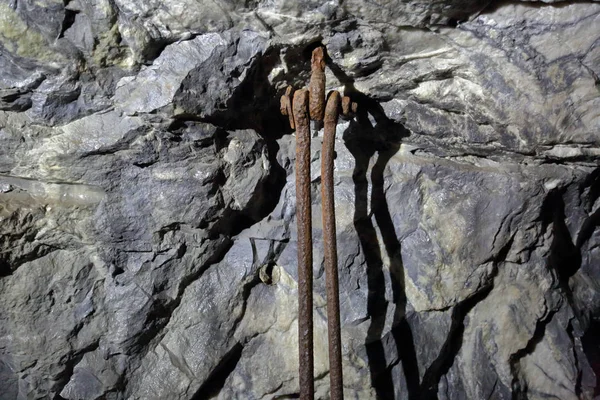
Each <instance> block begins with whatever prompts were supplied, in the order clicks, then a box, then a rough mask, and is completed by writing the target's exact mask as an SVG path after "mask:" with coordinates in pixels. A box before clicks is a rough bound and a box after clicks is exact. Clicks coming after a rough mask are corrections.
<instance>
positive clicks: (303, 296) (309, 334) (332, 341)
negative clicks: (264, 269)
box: [281, 47, 356, 400]
mask: <svg viewBox="0 0 600 400" xmlns="http://www.w3.org/2000/svg"><path fill="white" fill-rule="evenodd" d="M292 92H293V89H292V88H291V87H288V88H287V89H286V92H285V94H284V95H283V96H282V97H281V113H282V114H284V115H288V116H289V122H290V126H291V128H292V129H296V215H297V220H298V222H297V225H298V350H299V373H300V377H299V382H300V399H302V400H312V399H313V398H314V377H313V374H314V356H313V347H314V346H313V318H312V317H313V294H312V291H313V270H312V262H313V260H312V223H311V190H310V139H311V133H310V119H312V120H314V121H324V134H323V149H322V152H321V198H322V211H323V212H322V214H323V247H324V249H323V251H324V258H325V280H326V286H327V331H328V340H329V369H330V373H329V376H330V385H331V389H330V395H331V399H332V400H342V399H343V398H344V394H343V378H342V351H341V349H342V345H341V335H340V302H339V283H338V270H337V245H336V230H335V204H334V192H333V160H334V157H335V131H336V125H337V121H338V116H339V113H340V109H341V111H342V113H343V114H344V115H346V116H350V114H351V113H352V112H355V111H356V104H355V103H352V102H351V100H350V98H348V97H343V98H341V96H340V94H339V92H337V91H332V92H331V93H330V94H329V96H328V97H327V99H326V98H325V55H324V49H323V48H322V47H317V48H316V49H315V50H313V53H312V58H311V78H310V84H309V88H308V90H306V89H301V90H298V91H296V92H295V93H294V95H293V99H292ZM326 100H327V102H326Z"/></svg>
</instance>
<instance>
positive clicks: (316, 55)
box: [308, 47, 325, 121]
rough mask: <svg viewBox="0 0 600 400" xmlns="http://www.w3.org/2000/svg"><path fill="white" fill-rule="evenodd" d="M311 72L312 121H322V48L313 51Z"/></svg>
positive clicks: (323, 108) (310, 106) (323, 90)
mask: <svg viewBox="0 0 600 400" xmlns="http://www.w3.org/2000/svg"><path fill="white" fill-rule="evenodd" d="M310 70H311V73H310V83H309V84H308V90H309V93H310V105H309V110H310V119H312V120H313V121H322V120H323V113H324V112H325V51H324V49H323V48H322V47H317V48H316V49H314V50H313V52H312V57H311V60H310Z"/></svg>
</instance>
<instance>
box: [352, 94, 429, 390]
mask: <svg viewBox="0 0 600 400" xmlns="http://www.w3.org/2000/svg"><path fill="white" fill-rule="evenodd" d="M346 94H347V95H349V96H350V97H351V98H352V99H353V101H356V102H357V103H358V115H357V118H356V121H352V122H351V123H350V127H349V128H348V129H347V130H346V132H345V133H344V140H345V142H346V146H347V148H348V150H349V151H350V152H351V153H352V155H353V156H354V158H355V160H356V164H355V168H354V171H353V181H354V188H355V189H354V192H355V213H354V226H355V228H356V231H357V233H358V237H359V241H360V244H361V247H362V250H363V252H364V255H365V261H366V264H367V282H368V286H369V288H368V289H369V293H368V298H367V312H368V314H369V317H370V319H371V323H370V325H369V328H368V332H367V339H366V343H365V346H366V350H367V357H368V361H369V368H370V374H371V382H372V385H373V387H374V388H375V390H376V392H377V396H378V398H380V399H393V398H395V393H396V392H397V391H398V390H400V388H397V387H395V382H394V380H393V377H392V368H393V367H394V365H396V364H397V363H398V362H401V363H402V368H403V371H404V376H405V379H406V390H407V392H408V398H409V399H417V398H419V367H418V363H417V357H416V352H415V346H414V341H413V333H412V329H411V327H410V325H409V323H408V321H407V320H406V303H407V302H406V295H405V288H404V265H403V263H402V254H401V244H400V241H399V240H398V237H397V236H396V232H395V229H394V223H393V221H392V217H391V215H390V212H389V208H388V204H387V199H386V197H385V185H384V183H385V182H384V171H385V168H386V166H387V164H388V162H389V160H390V159H391V158H392V157H393V156H394V154H396V152H397V151H398V150H399V148H400V142H401V140H402V138H403V137H406V136H408V130H407V129H406V128H405V127H404V126H402V125H401V124H398V123H394V122H393V121H391V120H390V119H389V118H387V116H386V115H385V113H384V111H383V109H382V107H381V106H380V105H379V104H378V103H377V102H376V101H375V100H373V99H371V98H369V97H368V96H366V95H364V94H362V93H360V92H358V91H356V90H354V88H353V86H352V85H351V84H349V85H347V87H346ZM373 157H377V159H376V161H375V164H374V165H373V167H372V169H371V184H372V192H371V204H370V205H371V212H372V216H374V217H375V222H376V226H377V228H378V229H379V233H380V235H381V239H382V241H383V248H384V249H385V251H386V253H387V257H388V258H389V260H390V265H389V272H390V275H391V276H390V278H391V279H390V281H391V285H392V294H393V298H392V301H393V303H394V304H395V308H394V317H393V324H392V331H391V336H392V338H393V340H394V345H395V347H396V352H397V354H398V361H395V362H391V363H388V361H387V360H386V349H385V346H384V342H385V340H386V338H384V337H383V333H384V328H385V321H386V316H387V313H388V308H389V302H388V300H387V299H386V298H385V292H386V288H385V281H386V279H385V268H384V263H383V255H382V254H381V246H380V245H379V240H378V238H377V231H376V227H375V224H374V223H373V220H372V218H371V215H370V213H369V198H368V186H369V182H368V178H367V174H368V169H369V163H370V161H371V159H372V158H373ZM387 353H388V354H389V351H388V352H387Z"/></svg>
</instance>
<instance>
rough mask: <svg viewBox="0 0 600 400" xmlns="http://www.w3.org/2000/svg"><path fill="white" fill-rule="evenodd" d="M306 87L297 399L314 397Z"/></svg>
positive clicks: (297, 99) (300, 118)
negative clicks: (298, 390)
mask: <svg viewBox="0 0 600 400" xmlns="http://www.w3.org/2000/svg"><path fill="white" fill-rule="evenodd" d="M308 97H309V96H308V91H306V90H305V89H301V90H298V91H296V92H295V93H294V100H293V104H292V108H293V113H294V124H295V126H296V218H297V226H298V350H299V372H300V399H301V400H313V398H314V395H315V388H314V381H313V373H314V359H313V265H312V264H313V258H312V221H311V198H310V197H311V196H310V120H309V111H308V101H309V100H308Z"/></svg>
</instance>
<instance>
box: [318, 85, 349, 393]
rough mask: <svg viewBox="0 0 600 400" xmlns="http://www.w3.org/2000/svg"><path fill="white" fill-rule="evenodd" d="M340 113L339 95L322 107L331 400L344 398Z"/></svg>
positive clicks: (322, 185)
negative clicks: (336, 182)
mask: <svg viewBox="0 0 600 400" xmlns="http://www.w3.org/2000/svg"><path fill="white" fill-rule="evenodd" d="M339 110H340V93H339V92H338V91H335V90H334V91H333V92H331V93H330V94H329V97H328V99H327V105H326V106H325V118H324V122H325V131H324V134H323V149H322V151H321V201H322V204H321V207H322V210H323V254H324V258H325V284H326V287H327V335H328V340H329V381H330V398H331V400H342V399H343V398H344V385H343V377H342V339H341V333H340V293H339V280H338V259H337V244H336V230H335V202H334V190H333V160H334V158H335V130H336V126H337V122H338V116H339Z"/></svg>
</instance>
